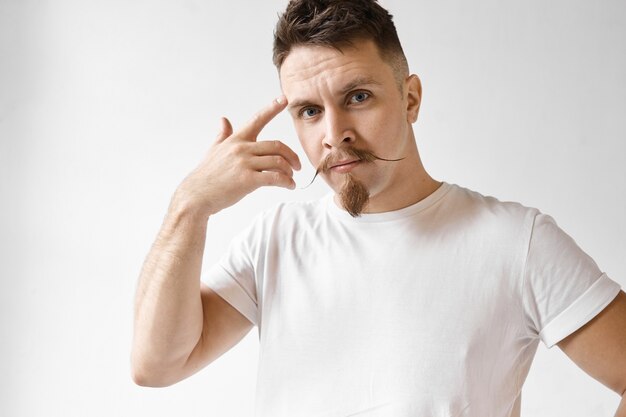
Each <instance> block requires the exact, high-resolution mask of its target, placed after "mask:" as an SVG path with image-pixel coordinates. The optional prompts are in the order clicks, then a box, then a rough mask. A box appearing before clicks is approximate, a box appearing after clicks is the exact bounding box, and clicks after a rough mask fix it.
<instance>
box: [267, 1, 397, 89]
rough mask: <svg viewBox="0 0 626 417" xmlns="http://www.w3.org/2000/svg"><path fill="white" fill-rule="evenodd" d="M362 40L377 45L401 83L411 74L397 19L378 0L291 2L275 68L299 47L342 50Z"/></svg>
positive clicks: (279, 32)
mask: <svg viewBox="0 0 626 417" xmlns="http://www.w3.org/2000/svg"><path fill="white" fill-rule="evenodd" d="M360 40H371V41H373V42H374V44H375V45H376V46H377V48H378V52H379V53H380V56H381V58H382V59H383V60H384V61H386V62H387V63H388V64H389V65H390V66H391V68H392V69H393V71H394V74H395V76H396V78H397V79H398V81H399V82H400V81H401V80H403V79H404V77H405V76H406V75H408V71H409V69H408V64H407V60H406V57H405V55H404V51H403V50H402V45H400V40H399V39H398V33H397V32H396V27H395V25H394V24H393V18H392V16H391V14H389V12H388V11H387V10H385V9H384V8H383V7H382V6H381V5H380V4H378V2H377V1H376V0H291V1H290V2H289V4H288V5H287V9H286V10H285V12H284V13H283V14H282V15H280V17H279V20H278V23H277V24H276V29H275V31H274V56H273V60H274V65H276V67H277V68H278V69H280V67H281V66H282V64H283V62H284V60H285V58H287V56H288V55H289V52H290V51H291V49H292V48H293V47H295V46H299V45H309V46H328V47H333V48H336V49H338V50H341V48H342V47H346V46H352V45H353V43H354V42H355V41H360Z"/></svg>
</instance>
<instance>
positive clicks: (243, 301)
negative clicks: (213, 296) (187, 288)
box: [202, 264, 258, 326]
mask: <svg viewBox="0 0 626 417" xmlns="http://www.w3.org/2000/svg"><path fill="white" fill-rule="evenodd" d="M202 281H203V282H204V283H205V284H206V285H207V286H209V287H210V288H211V289H212V290H213V291H215V292H216V293H217V294H218V295H219V296H220V297H222V298H223V299H224V300H226V302H228V304H230V305H232V306H233V307H234V308H236V309H237V311H239V312H240V313H241V314H243V315H244V316H245V317H246V318H247V319H248V320H250V322H252V323H253V324H254V325H255V326H257V325H258V319H257V304H256V303H255V302H254V300H252V299H251V298H250V295H249V294H248V293H247V292H246V290H245V289H244V288H243V287H242V285H241V284H240V283H239V281H237V279H236V278H235V277H233V276H232V275H231V274H230V273H229V272H228V271H227V270H226V269H225V268H224V267H223V266H222V265H220V264H216V265H214V266H213V267H212V268H211V269H210V270H209V271H208V272H207V274H206V276H205V278H204V279H203V280H202Z"/></svg>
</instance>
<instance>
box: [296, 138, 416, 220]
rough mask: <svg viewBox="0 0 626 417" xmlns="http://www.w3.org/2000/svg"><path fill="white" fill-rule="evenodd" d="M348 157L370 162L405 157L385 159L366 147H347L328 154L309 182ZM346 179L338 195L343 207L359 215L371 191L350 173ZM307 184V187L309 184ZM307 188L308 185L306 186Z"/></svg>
mask: <svg viewBox="0 0 626 417" xmlns="http://www.w3.org/2000/svg"><path fill="white" fill-rule="evenodd" d="M348 157H353V158H357V160H358V161H360V162H361V163H370V162H374V161H375V160H379V161H387V162H396V161H401V160H403V159H404V158H399V159H385V158H381V157H379V156H376V155H374V154H373V153H372V152H370V151H368V150H364V149H357V148H345V149H342V150H340V151H337V152H336V153H332V154H329V155H327V156H326V158H324V160H323V161H322V163H321V164H320V165H319V167H318V168H317V171H316V172H315V176H313V179H312V180H311V182H310V183H309V185H311V184H313V181H315V178H317V174H319V173H320V172H324V173H328V171H330V169H331V168H332V167H333V164H334V163H336V162H338V161H342V160H345V159H347V158H348ZM345 177H346V181H345V182H344V183H343V185H342V187H341V190H339V193H338V196H339V201H340V203H341V205H342V206H343V208H344V209H345V210H346V211H347V212H348V213H350V215H351V216H352V217H358V216H360V215H361V213H363V210H365V208H366V207H367V203H368V202H369V198H370V193H369V191H368V189H367V187H366V186H365V184H363V183H362V182H361V181H359V180H357V179H356V178H354V176H353V175H352V174H350V173H347V174H345ZM309 185H307V187H308V186H309ZM305 188H306V187H305Z"/></svg>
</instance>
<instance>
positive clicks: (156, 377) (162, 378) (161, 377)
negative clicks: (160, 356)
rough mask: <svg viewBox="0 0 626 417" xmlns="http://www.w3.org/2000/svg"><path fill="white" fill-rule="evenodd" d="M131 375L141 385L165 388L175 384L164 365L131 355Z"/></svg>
mask: <svg viewBox="0 0 626 417" xmlns="http://www.w3.org/2000/svg"><path fill="white" fill-rule="evenodd" d="M130 362H131V363H130V377H131V379H132V380H133V382H134V383H135V384H137V385H139V386H140V387H149V388H163V387H168V386H170V385H173V384H175V383H176V382H178V381H176V380H172V378H171V376H168V372H167V370H166V369H164V368H163V367H162V366H158V365H155V364H148V363H146V362H145V361H142V360H140V359H139V358H136V357H134V356H133V357H131V361H130Z"/></svg>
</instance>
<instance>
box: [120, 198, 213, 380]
mask: <svg viewBox="0 0 626 417" xmlns="http://www.w3.org/2000/svg"><path fill="white" fill-rule="evenodd" d="M207 220H208V216H203V215H200V214H197V213H196V212H194V211H192V210H190V209H189V206H188V205H186V204H184V203H182V202H181V201H180V200H179V199H177V198H176V195H175V196H174V197H173V198H172V202H171V204H170V207H169V209H168V213H167V215H166V217H165V219H164V221H163V224H162V226H161V230H160V231H159V234H158V236H157V238H156V240H155V242H154V243H153V245H152V248H151V249H150V252H149V253H148V256H147V257H146V260H145V261H144V264H143V267H142V270H141V273H140V276H139V281H138V284H137V290H136V295H135V321H134V336H133V352H132V363H133V370H134V372H135V373H136V374H142V375H143V376H144V377H147V374H149V373H152V372H154V371H155V370H156V371H157V372H158V371H166V370H167V368H168V367H171V366H179V365H182V364H183V363H184V361H185V360H186V358H187V357H188V355H189V354H190V352H191V351H192V350H193V348H194V346H195V345H196V344H197V342H198V340H199V338H200V335H201V333H202V326H203V314H202V302H201V297H200V271H201V268H202V256H203V252H204V244H205V239H206V226H207Z"/></svg>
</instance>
